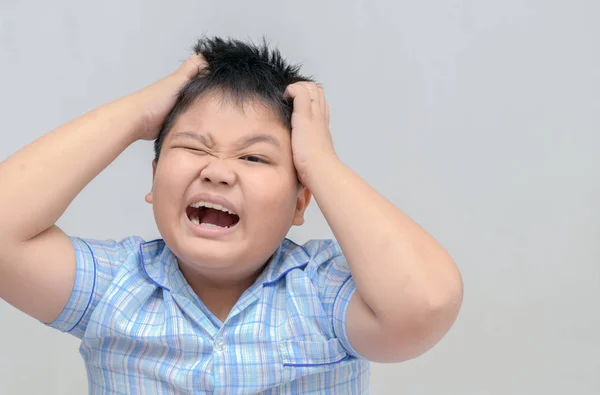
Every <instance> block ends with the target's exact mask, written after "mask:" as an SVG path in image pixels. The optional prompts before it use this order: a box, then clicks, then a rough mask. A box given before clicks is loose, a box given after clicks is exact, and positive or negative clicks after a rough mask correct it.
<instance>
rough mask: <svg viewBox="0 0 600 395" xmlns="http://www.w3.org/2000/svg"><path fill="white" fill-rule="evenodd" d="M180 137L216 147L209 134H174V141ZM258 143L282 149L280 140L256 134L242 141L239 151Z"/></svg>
mask: <svg viewBox="0 0 600 395" xmlns="http://www.w3.org/2000/svg"><path fill="white" fill-rule="evenodd" d="M178 137H183V138H188V139H192V140H196V141H199V142H200V143H202V144H204V145H205V146H206V147H209V148H212V147H213V146H214V145H215V143H214V141H213V139H212V136H211V135H210V133H208V135H206V136H205V135H204V134H198V133H194V132H176V133H174V134H173V138H174V139H175V138H178ZM258 143H267V144H271V145H274V146H275V147H277V148H281V143H279V140H278V139H277V138H275V137H273V136H269V135H267V134H255V135H251V136H248V137H245V138H243V139H241V140H240V142H239V143H238V144H237V149H238V150H239V151H241V150H244V149H246V148H248V147H250V146H252V145H254V144H258Z"/></svg>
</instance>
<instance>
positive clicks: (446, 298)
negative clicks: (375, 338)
mask: <svg viewBox="0 0 600 395" xmlns="http://www.w3.org/2000/svg"><path fill="white" fill-rule="evenodd" d="M418 299H420V300H413V302H412V303H410V304H409V305H407V304H404V306H403V307H399V308H398V310H400V311H397V313H399V314H396V315H394V316H395V318H394V319H392V320H388V322H387V325H384V324H382V325H381V328H382V329H384V328H385V329H384V330H383V331H382V332H384V334H383V336H382V338H385V339H386V340H385V344H386V345H387V353H386V357H385V358H383V359H382V360H380V361H378V362H402V361H406V360H409V359H413V358H416V357H418V356H420V355H422V354H424V353H425V352H427V351H429V350H430V349H432V348H433V347H434V346H435V345H436V344H438V343H439V342H440V341H441V340H442V339H443V338H444V337H445V336H446V334H447V333H448V332H449V331H450V329H451V328H452V326H453V325H454V323H455V322H456V319H457V318H458V314H459V311H460V308H461V306H462V301H463V282H462V278H461V276H460V274H459V273H458V270H456V274H455V275H454V276H451V277H446V279H445V281H444V282H443V284H440V283H438V284H436V285H435V286H432V287H431V288H430V289H429V291H428V292H424V293H421V297H419V298H418ZM388 318H391V317H388Z"/></svg>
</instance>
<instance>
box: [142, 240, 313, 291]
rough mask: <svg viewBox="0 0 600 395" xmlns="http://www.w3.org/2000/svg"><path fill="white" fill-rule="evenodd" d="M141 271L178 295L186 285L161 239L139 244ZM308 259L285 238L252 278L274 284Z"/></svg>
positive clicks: (302, 250) (175, 260) (174, 259)
mask: <svg viewBox="0 0 600 395" xmlns="http://www.w3.org/2000/svg"><path fill="white" fill-rule="evenodd" d="M139 253H140V257H141V265H142V269H143V270H144V272H145V273H146V275H147V276H148V277H149V278H150V280H151V281H152V282H154V283H155V284H156V285H158V286H159V287H161V288H164V289H166V290H168V291H173V292H180V291H181V290H182V288H183V287H185V286H187V284H186V280H185V277H183V274H182V273H181V271H180V270H179V264H178V262H177V257H176V256H175V254H173V252H172V251H171V250H170V249H169V247H167V246H166V244H165V242H164V240H162V239H158V240H152V241H148V242H145V243H142V244H141V245H140V251H139ZM309 260H310V255H309V253H308V251H306V249H305V248H304V247H302V246H300V245H298V244H296V243H294V242H293V241H291V240H289V239H284V240H283V242H282V243H281V245H280V246H279V248H277V250H276V251H275V253H274V254H273V255H272V256H271V258H270V259H269V261H268V263H267V266H266V267H265V269H264V270H263V271H262V272H261V274H260V275H259V276H258V278H257V279H256V283H259V284H262V285H263V286H268V285H273V284H276V283H277V282H278V281H279V280H280V279H281V278H283V277H284V276H285V275H286V274H287V273H288V272H290V271H291V270H294V269H304V267H306V265H307V264H308V262H309Z"/></svg>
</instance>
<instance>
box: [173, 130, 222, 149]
mask: <svg viewBox="0 0 600 395" xmlns="http://www.w3.org/2000/svg"><path fill="white" fill-rule="evenodd" d="M177 137H184V138H187V139H192V140H197V141H199V142H200V143H202V144H204V145H205V146H207V147H212V146H213V145H215V143H214V142H213V139H212V137H211V136H210V134H209V135H208V136H205V135H203V134H198V133H194V132H177V133H174V134H173V138H174V139H175V138H177Z"/></svg>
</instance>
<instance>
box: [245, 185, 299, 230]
mask: <svg viewBox="0 0 600 395" xmlns="http://www.w3.org/2000/svg"><path fill="white" fill-rule="evenodd" d="M275 180H276V179H274V178H271V179H270V180H269V179H260V180H257V181H255V182H254V183H252V184H249V185H247V186H248V188H247V190H246V193H245V196H244V197H245V200H246V204H247V207H251V208H252V214H253V216H254V217H255V218H256V219H257V224H259V226H261V227H269V226H271V225H272V224H274V223H281V225H282V226H288V225H290V224H291V220H292V218H293V215H294V211H295V208H296V189H295V184H294V183H291V182H289V181H287V180H285V181H284V180H281V179H280V180H279V182H276V181H275ZM263 219H268V220H263ZM288 222H289V223H290V224H288Z"/></svg>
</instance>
